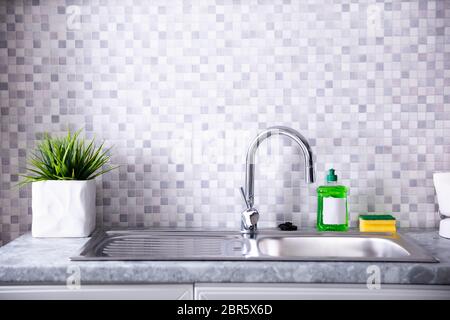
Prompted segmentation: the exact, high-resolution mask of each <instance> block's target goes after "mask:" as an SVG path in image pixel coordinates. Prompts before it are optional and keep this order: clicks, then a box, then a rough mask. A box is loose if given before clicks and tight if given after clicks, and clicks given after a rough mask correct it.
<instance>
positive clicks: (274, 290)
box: [0, 283, 450, 300]
mask: <svg viewBox="0 0 450 320" xmlns="http://www.w3.org/2000/svg"><path fill="white" fill-rule="evenodd" d="M14 299H32V300H35V299H36V300H41V299H42V300H44V299H45V300H52V299H62V300H73V299H86V300H96V299H102V300H103V299H104V300H116V299H120V300H127V299H133V300H158V299H165V300H177V299H178V300H192V299H195V300H277V299H286V300H289V299H295V300H302V299H308V300H314V299H329V300H333V299H388V300H389V299H450V286H434V285H420V286H418V285H382V286H381V289H379V290H375V289H374V290H369V289H367V287H366V286H365V285H361V284H359V285H358V284H300V283H195V284H142V285H82V286H81V287H80V288H79V289H68V288H67V287H66V286H63V285H46V286H41V285H20V286H19V285H15V286H1V285H0V300H14Z"/></svg>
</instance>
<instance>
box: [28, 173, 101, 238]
mask: <svg viewBox="0 0 450 320" xmlns="http://www.w3.org/2000/svg"><path fill="white" fill-rule="evenodd" d="M31 207H32V210H33V219H32V225H31V234H32V236H33V237H87V236H89V235H90V234H91V233H92V231H94V228H95V181H94V180H79V181H75V180H72V181H71V180H64V181H62V180H61V181H59V180H49V181H39V182H33V183H32V201H31Z"/></svg>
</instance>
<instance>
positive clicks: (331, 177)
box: [327, 169, 338, 182]
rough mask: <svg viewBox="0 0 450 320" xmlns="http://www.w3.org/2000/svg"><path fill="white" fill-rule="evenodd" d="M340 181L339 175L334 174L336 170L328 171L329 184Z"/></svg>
mask: <svg viewBox="0 0 450 320" xmlns="http://www.w3.org/2000/svg"><path fill="white" fill-rule="evenodd" d="M337 179H338V177H337V175H335V174H334V169H330V170H328V174H327V182H336V181H337Z"/></svg>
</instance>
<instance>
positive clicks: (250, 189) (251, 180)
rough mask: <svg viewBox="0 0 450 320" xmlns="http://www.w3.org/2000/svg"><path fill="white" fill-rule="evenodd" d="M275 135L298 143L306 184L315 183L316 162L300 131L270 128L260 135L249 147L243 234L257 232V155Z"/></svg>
mask: <svg viewBox="0 0 450 320" xmlns="http://www.w3.org/2000/svg"><path fill="white" fill-rule="evenodd" d="M273 135H283V136H287V137H289V138H291V139H292V140H294V141H295V142H297V144H298V145H299V146H300V148H301V149H302V152H303V159H304V160H305V182H306V183H313V182H314V181H315V174H314V160H313V154H312V151H311V148H310V146H309V143H308V141H307V140H306V139H305V137H303V136H302V135H301V134H300V133H299V132H298V131H296V130H294V129H292V128H288V127H283V126H275V127H270V128H268V129H266V130H264V131H263V132H261V133H260V134H258V135H257V136H256V137H255V139H253V141H252V142H251V143H250V146H249V147H248V151H247V159H246V173H245V191H244V190H243V188H241V192H242V196H243V197H244V201H245V203H246V206H247V209H245V210H244V211H243V212H242V213H241V232H242V233H256V231H257V223H258V219H259V213H258V210H256V209H255V208H254V207H253V205H254V187H255V154H256V151H257V150H258V147H259V145H260V144H261V143H262V142H263V141H264V140H266V139H267V138H269V137H270V136H273Z"/></svg>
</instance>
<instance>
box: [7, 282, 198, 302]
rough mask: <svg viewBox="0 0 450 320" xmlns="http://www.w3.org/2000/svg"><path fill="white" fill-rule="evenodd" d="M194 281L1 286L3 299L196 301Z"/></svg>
mask: <svg viewBox="0 0 450 320" xmlns="http://www.w3.org/2000/svg"><path fill="white" fill-rule="evenodd" d="M193 292H194V290H193V285H192V284H150V285H82V286H81V287H80V288H79V289H68V288H67V287H66V286H63V285H61V286H55V285H50V286H37V285H31V286H29V285H26V286H0V300H15V299H21V300H24V299H26V300H28V299H30V300H53V299H61V300H75V299H82V300H84V299H85V300H99V299H102V300H103V299H104V300H129V299H130V300H131V299H132V300H192V299H193Z"/></svg>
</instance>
